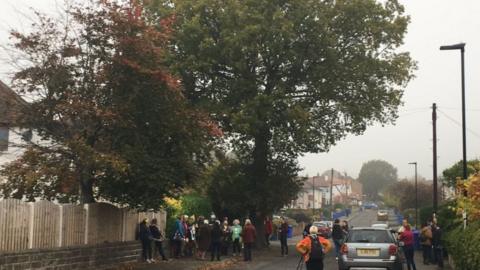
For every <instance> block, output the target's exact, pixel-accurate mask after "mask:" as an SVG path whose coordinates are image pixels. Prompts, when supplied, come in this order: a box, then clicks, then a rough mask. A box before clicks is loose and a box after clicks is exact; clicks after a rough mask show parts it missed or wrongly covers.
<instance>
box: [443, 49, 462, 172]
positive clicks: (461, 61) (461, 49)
mask: <svg viewBox="0 0 480 270" xmlns="http://www.w3.org/2000/svg"><path fill="white" fill-rule="evenodd" d="M440 50H442V51H444V50H460V56H461V65H462V134H463V179H467V137H466V132H465V129H466V124H465V56H464V55H465V43H459V44H454V45H447V46H440Z"/></svg>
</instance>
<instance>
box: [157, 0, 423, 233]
mask: <svg viewBox="0 0 480 270" xmlns="http://www.w3.org/2000/svg"><path fill="white" fill-rule="evenodd" d="M150 2H152V6H153V8H154V10H156V11H157V13H158V14H159V15H160V16H167V15H168V16H170V15H172V14H174V15H175V17H176V20H175V23H174V25H173V29H174V38H173V41H174V43H173V44H172V46H171V54H172V56H171V64H172V66H173V67H174V68H175V70H176V71H177V72H178V74H179V75H180V77H181V78H182V82H183V84H184V86H185V89H186V93H187V97H188V98H189V99H190V100H192V101H193V102H194V103H195V104H196V105H197V106H207V107H208V108H209V109H210V110H211V116H212V117H213V118H214V119H216V120H217V121H218V123H219V125H220V126H221V127H222V129H223V131H224V132H225V135H226V138H227V139H228V140H227V142H228V143H229V146H230V148H229V149H231V150H233V151H234V153H235V155H236V157H237V158H238V160H240V161H241V162H242V164H244V165H245V166H244V167H243V168H244V169H243V173H244V174H245V176H246V177H245V179H246V180H245V181H248V183H247V184H246V185H244V186H245V187H247V188H248V190H247V192H245V194H248V196H245V208H246V209H248V210H249V212H250V215H251V216H252V217H255V216H258V217H259V218H263V216H264V215H266V214H268V213H270V212H271V211H272V210H274V209H276V208H279V207H281V206H282V204H285V203H287V202H288V200H289V199H291V198H284V199H285V200H275V196H277V194H275V193H270V192H269V191H270V189H271V188H272V186H273V185H276V182H282V184H281V185H282V186H287V187H288V186H289V184H291V185H292V187H293V185H295V184H296V182H295V177H293V176H292V175H294V174H295V173H294V174H292V173H291V172H296V171H298V165H297V157H298V155H301V154H302V153H305V152H325V151H328V150H329V148H330V147H331V146H332V145H334V144H335V143H336V142H337V141H339V140H340V139H342V138H344V137H345V136H346V135H347V134H362V133H363V132H364V131H365V129H366V128H367V126H369V125H372V124H374V123H381V124H386V123H392V122H394V120H395V119H396V117H397V109H398V107H399V105H400V104H401V97H402V94H403V89H404V87H405V85H406V83H407V82H408V81H409V79H410V78H411V77H412V70H413V69H414V67H415V64H414V62H413V61H412V59H411V58H410V57H409V54H408V53H405V52H398V51H397V49H398V47H399V46H400V45H402V42H403V38H404V34H405V32H406V29H407V25H408V22H409V18H408V16H406V15H404V9H403V6H401V5H400V4H399V3H398V2H397V1H395V0H387V1H378V2H377V1H374V0H356V1H346V0H340V1H331V0H324V1H321V0H195V1H185V0H153V1H150ZM282 172H286V174H285V175H284V176H285V177H276V175H277V176H278V175H279V174H282ZM285 183H286V184H285ZM284 184H285V185H284ZM239 192H244V191H239ZM280 195H281V194H280ZM257 225H258V226H260V230H262V228H261V226H262V222H257Z"/></svg>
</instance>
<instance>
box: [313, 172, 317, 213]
mask: <svg viewBox="0 0 480 270" xmlns="http://www.w3.org/2000/svg"><path fill="white" fill-rule="evenodd" d="M317 175H318V174H317ZM313 216H315V176H314V177H312V218H313Z"/></svg>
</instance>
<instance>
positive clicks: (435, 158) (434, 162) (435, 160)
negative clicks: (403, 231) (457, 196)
mask: <svg viewBox="0 0 480 270" xmlns="http://www.w3.org/2000/svg"><path fill="white" fill-rule="evenodd" d="M432 109H433V111H432V125H433V214H434V215H436V213H437V207H438V198H437V195H438V192H437V181H438V179H437V104H436V103H433V106H432Z"/></svg>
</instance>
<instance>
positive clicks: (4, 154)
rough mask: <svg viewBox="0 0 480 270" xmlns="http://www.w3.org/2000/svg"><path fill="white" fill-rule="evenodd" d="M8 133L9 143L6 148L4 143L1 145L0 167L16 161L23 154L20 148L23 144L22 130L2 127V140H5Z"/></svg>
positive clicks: (0, 131)
mask: <svg viewBox="0 0 480 270" xmlns="http://www.w3.org/2000/svg"><path fill="white" fill-rule="evenodd" d="M7 131H8V143H7V145H6V147H5V146H4V142H3V141H2V142H1V143H0V145H1V146H0V166H2V165H4V164H6V163H8V162H11V161H13V160H15V159H16V158H18V157H19V156H20V155H21V154H22V153H23V149H22V148H21V147H18V144H21V143H22V135H21V134H22V130H21V129H20V128H16V127H13V128H8V127H0V139H3V138H4V136H5V133H6V132H7ZM15 145H17V146H15Z"/></svg>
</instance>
